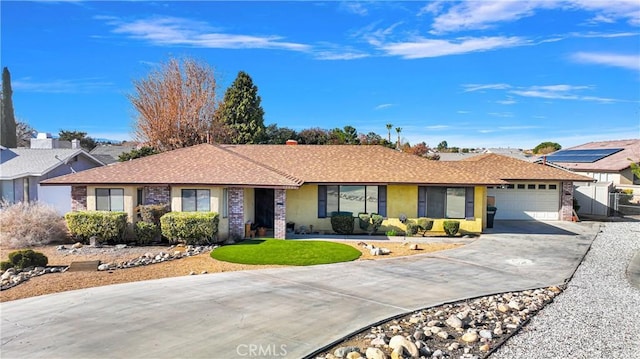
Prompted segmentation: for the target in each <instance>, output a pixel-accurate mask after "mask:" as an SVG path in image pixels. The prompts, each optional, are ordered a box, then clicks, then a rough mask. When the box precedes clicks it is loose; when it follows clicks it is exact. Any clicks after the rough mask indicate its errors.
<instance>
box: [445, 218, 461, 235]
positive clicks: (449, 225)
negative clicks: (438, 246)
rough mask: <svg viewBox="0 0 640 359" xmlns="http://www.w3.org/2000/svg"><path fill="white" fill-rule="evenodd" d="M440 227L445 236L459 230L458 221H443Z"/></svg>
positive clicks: (454, 233)
mask: <svg viewBox="0 0 640 359" xmlns="http://www.w3.org/2000/svg"><path fill="white" fill-rule="evenodd" d="M442 227H443V228H444V232H445V233H446V234H447V236H450V237H453V236H455V235H456V234H457V233H458V230H460V221H444V222H443V223H442Z"/></svg>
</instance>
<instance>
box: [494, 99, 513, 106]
mask: <svg viewBox="0 0 640 359" xmlns="http://www.w3.org/2000/svg"><path fill="white" fill-rule="evenodd" d="M496 103H499V104H501V105H513V104H516V103H518V101H516V100H514V99H513V98H508V99H506V100H499V101H496Z"/></svg>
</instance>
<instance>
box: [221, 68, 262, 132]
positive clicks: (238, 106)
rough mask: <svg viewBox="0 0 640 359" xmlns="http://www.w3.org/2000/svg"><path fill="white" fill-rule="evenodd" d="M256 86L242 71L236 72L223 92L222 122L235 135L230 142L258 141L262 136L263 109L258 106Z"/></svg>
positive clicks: (258, 98) (258, 99) (258, 97)
mask: <svg viewBox="0 0 640 359" xmlns="http://www.w3.org/2000/svg"><path fill="white" fill-rule="evenodd" d="M260 101H261V99H260V96H258V87H257V86H255V85H254V84H253V80H251V77H250V76H249V75H248V74H247V73H246V72H244V71H240V72H239V73H238V77H236V79H235V81H233V84H231V86H230V87H229V88H228V89H227V91H226V92H225V94H224V100H223V103H222V106H221V109H220V110H221V114H222V115H221V116H222V122H223V123H224V124H225V125H227V126H228V127H230V128H231V129H232V130H233V132H234V134H235V136H234V138H232V139H231V142H232V143H236V144H245V143H259V142H260V141H261V139H262V138H263V136H264V133H265V127H264V110H263V109H262V106H260Z"/></svg>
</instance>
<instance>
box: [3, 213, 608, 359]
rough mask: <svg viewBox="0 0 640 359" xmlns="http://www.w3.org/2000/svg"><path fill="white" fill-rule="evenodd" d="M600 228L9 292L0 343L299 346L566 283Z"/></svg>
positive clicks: (158, 354) (243, 351)
mask: <svg viewBox="0 0 640 359" xmlns="http://www.w3.org/2000/svg"><path fill="white" fill-rule="evenodd" d="M598 230H599V225H598V224H597V223H587V222H582V223H571V222H567V223H555V222H554V223H551V222H549V223H540V222H535V223H534V222H498V223H496V227H495V228H494V229H492V230H490V232H491V233H488V234H484V235H482V236H481V237H480V239H478V240H475V241H473V242H472V243H471V244H469V245H466V246H464V247H461V248H458V249H454V250H449V251H443V252H437V253H434V254H433V255H429V254H425V255H415V256H410V257H403V258H390V259H384V260H376V261H359V262H351V263H341V264H333V265H322V266H312V267H301V268H294V267H288V268H279V269H268V270H259V271H244V272H230V273H219V274H210V275H198V276H185V277H178V278H168V279H161V280H154V281H147V282H137V283H128V284H120V285H112V286H106V287H98V288H90V289H84V290H78V291H72V292H64V293H58V294H53V295H47V296H41V297H34V298H28V299H23V300H17V301H12V302H6V303H2V304H1V305H0V309H1V311H2V312H1V315H2V325H1V329H2V334H1V340H2V342H1V346H0V353H1V356H2V358H3V359H7V358H243V357H254V358H255V357H259V358H301V357H304V356H307V355H310V354H312V353H314V352H315V351H316V350H318V349H319V348H322V347H324V346H326V345H328V344H330V343H332V342H335V341H338V340H340V339H341V338H343V337H344V336H347V335H349V334H351V333H353V332H355V331H358V330H359V329H361V328H366V327H368V326H370V325H371V324H372V323H375V322H378V321H382V320H384V319H386V318H389V317H392V316H396V315H400V314H403V313H407V312H411V311H414V310H418V309H421V308H424V307H430V306H434V305H439V304H442V303H445V302H451V301H457V300H460V299H465V298H472V297H477V296H482V295H488V294H493V293H497V292H506V291H516V290H523V289H528V288H536V287H544V286H550V285H559V284H563V283H565V281H567V280H568V279H569V278H570V277H571V276H572V275H573V273H574V271H575V269H576V268H577V266H578V265H579V263H580V262H581V260H582V258H583V256H584V255H585V253H586V252H587V250H588V249H589V246H590V245H591V243H592V241H593V239H594V238H595V235H596V234H597V232H598ZM531 233H542V234H531Z"/></svg>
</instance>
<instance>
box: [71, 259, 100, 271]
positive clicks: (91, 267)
mask: <svg viewBox="0 0 640 359" xmlns="http://www.w3.org/2000/svg"><path fill="white" fill-rule="evenodd" d="M99 265H100V261H79V262H71V264H70V265H69V269H68V270H67V271H68V272H97V271H98V266H99Z"/></svg>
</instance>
